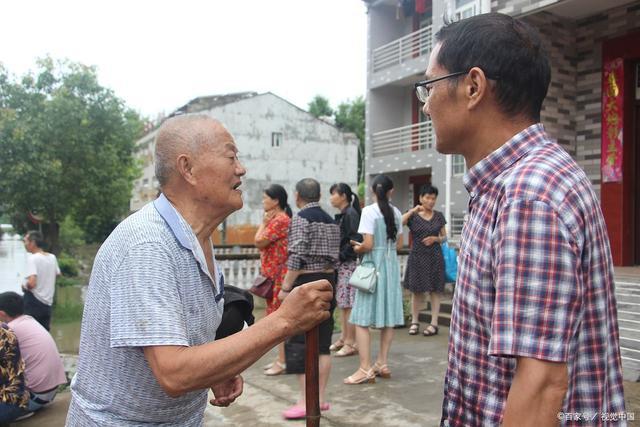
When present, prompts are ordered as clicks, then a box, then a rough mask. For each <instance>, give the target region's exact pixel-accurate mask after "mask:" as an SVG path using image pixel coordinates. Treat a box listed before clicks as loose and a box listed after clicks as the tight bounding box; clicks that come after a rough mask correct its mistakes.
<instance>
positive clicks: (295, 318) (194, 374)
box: [144, 280, 333, 397]
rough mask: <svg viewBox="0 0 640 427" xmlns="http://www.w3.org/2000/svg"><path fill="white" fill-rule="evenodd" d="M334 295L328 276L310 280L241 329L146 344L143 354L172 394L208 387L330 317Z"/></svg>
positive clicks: (163, 387) (231, 378)
mask: <svg viewBox="0 0 640 427" xmlns="http://www.w3.org/2000/svg"><path fill="white" fill-rule="evenodd" d="M332 298H333V292H332V288H331V285H330V284H329V282H327V281H326V280H319V281H316V282H311V283H308V284H305V285H303V286H300V287H297V288H296V289H294V290H293V291H292V292H291V294H290V295H289V297H288V298H287V300H286V301H285V302H284V303H283V304H282V306H281V307H280V308H279V309H278V310H277V311H276V312H274V313H273V314H272V315H270V316H268V317H266V318H264V319H262V320H260V321H259V322H257V323H255V324H254V325H253V326H251V327H250V328H247V329H245V330H243V331H241V332H239V333H237V334H234V335H231V336H229V337H226V338H224V339H222V340H219V341H214V342H211V343H208V344H204V345H200V346H194V347H184V346H172V345H165V346H149V347H144V354H145V357H146V359H147V361H148V362H149V366H150V367H151V370H152V371H153V374H154V376H155V377H156V379H157V380H158V383H159V384H160V386H161V387H162V389H163V390H164V391H165V392H166V393H167V394H168V395H169V396H172V397H178V396H181V395H183V394H185V393H187V392H189V391H193V390H202V389H206V388H209V387H212V386H215V385H217V384H221V383H223V382H228V381H230V380H233V379H234V378H235V377H236V376H237V375H239V374H240V373H241V372H242V371H244V370H245V369H246V368H248V367H249V366H251V365H252V364H253V363H254V362H256V361H257V360H258V359H259V358H260V357H261V356H262V355H264V354H265V353H266V352H267V351H269V350H270V349H271V348H272V347H274V346H275V345H276V344H278V343H279V342H281V341H283V340H284V339H285V338H286V337H288V336H291V335H295V334H298V333H301V332H303V331H306V330H308V329H311V328H312V327H313V326H315V325H316V324H318V323H320V322H322V321H323V320H325V319H327V318H328V317H329V311H328V310H329V304H330V302H331V299H332Z"/></svg>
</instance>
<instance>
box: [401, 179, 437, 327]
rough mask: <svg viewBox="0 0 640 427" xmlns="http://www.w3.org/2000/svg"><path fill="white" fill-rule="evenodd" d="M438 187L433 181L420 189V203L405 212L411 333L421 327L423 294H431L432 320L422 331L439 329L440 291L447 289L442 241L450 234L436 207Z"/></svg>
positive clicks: (405, 282) (406, 287)
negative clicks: (407, 238) (408, 239)
mask: <svg viewBox="0 0 640 427" xmlns="http://www.w3.org/2000/svg"><path fill="white" fill-rule="evenodd" d="M437 198H438V189H437V188H436V187H433V186H432V185H430V184H427V185H424V186H422V188H421V189H420V204H419V205H417V206H415V207H414V208H412V209H409V210H408V211H407V213H405V214H404V215H402V225H406V226H408V227H409V231H410V232H411V237H412V241H413V246H412V247H411V252H410V253H409V260H408V261H407V267H406V270H405V274H404V284H403V286H404V288H405V289H407V290H408V291H409V292H411V326H410V327H409V335H416V334H417V333H418V329H419V328H420V323H419V320H418V314H419V312H420V310H421V309H422V308H423V307H424V294H425V292H429V295H430V297H431V323H430V324H429V325H428V326H427V328H426V329H425V330H424V331H423V332H422V334H423V335H424V336H425V337H429V336H432V335H436V334H437V333H438V314H439V313H440V294H441V293H442V292H443V291H444V257H443V256H442V249H441V248H440V244H441V243H442V242H444V240H445V239H446V238H447V231H446V228H445V224H446V223H447V221H446V220H445V219H444V215H442V213H441V212H438V211H436V210H434V209H433V208H434V206H435V205H436V199H437Z"/></svg>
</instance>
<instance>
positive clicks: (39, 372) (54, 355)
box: [0, 292, 67, 412]
mask: <svg viewBox="0 0 640 427" xmlns="http://www.w3.org/2000/svg"><path fill="white" fill-rule="evenodd" d="M0 321H2V322H6V323H7V324H8V325H9V327H10V328H11V330H12V331H13V332H14V333H15V334H16V337H17V338H18V345H19V346H20V353H21V354H22V359H23V360H24V365H25V370H24V377H25V384H26V387H27V390H29V395H30V396H29V408H28V409H29V411H32V412H33V411H37V410H39V409H41V408H42V407H44V406H45V405H47V404H49V403H51V402H53V399H54V398H55V397H56V394H57V392H58V386H59V385H61V384H66V382H67V376H66V375H65V373H64V365H63V364H62V359H61V358H60V353H58V347H57V346H56V343H55V341H54V340H53V337H52V336H51V334H49V332H48V331H47V330H46V329H45V328H44V327H43V326H42V325H41V324H40V323H38V322H37V321H36V320H35V319H34V318H33V317H31V316H29V315H27V314H24V305H23V301H22V297H21V296H20V295H18V294H17V293H15V292H3V293H1V294H0Z"/></svg>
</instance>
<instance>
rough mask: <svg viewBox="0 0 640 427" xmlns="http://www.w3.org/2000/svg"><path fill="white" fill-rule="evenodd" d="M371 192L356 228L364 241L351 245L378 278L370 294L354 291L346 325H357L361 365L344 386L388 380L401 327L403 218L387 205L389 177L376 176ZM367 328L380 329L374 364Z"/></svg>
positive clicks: (389, 193) (394, 208)
mask: <svg viewBox="0 0 640 427" xmlns="http://www.w3.org/2000/svg"><path fill="white" fill-rule="evenodd" d="M371 190H372V191H373V197H374V200H375V203H373V204H371V205H369V206H366V207H365V208H364V209H363V210H362V216H361V217H360V225H359V227H358V233H360V234H362V236H363V241H362V243H359V242H356V241H352V244H353V249H354V251H355V252H356V253H357V254H360V255H363V260H362V262H363V263H365V262H366V263H370V264H373V267H374V268H375V272H376V276H377V279H376V284H375V290H374V291H373V292H367V291H363V290H360V289H358V290H357V291H356V299H355V302H354V305H353V308H352V310H351V317H350V318H349V322H351V323H353V324H354V325H356V342H357V344H358V355H359V358H360V366H359V368H358V370H357V371H356V372H355V373H353V375H351V376H349V377H347V378H345V380H344V383H345V384H363V383H373V382H375V377H376V376H380V377H382V378H390V377H391V371H390V370H389V368H388V367H387V362H388V361H387V358H388V354H389V349H390V347H391V341H392V340H393V328H394V326H397V325H402V324H404V318H403V313H402V290H401V288H400V264H399V262H398V253H397V248H398V247H400V246H402V237H401V233H402V216H401V214H400V211H399V210H398V208H396V207H395V206H393V205H391V204H390V203H389V198H390V197H391V193H392V192H393V181H391V179H390V178H389V177H387V176H385V175H378V176H377V177H376V178H375V179H374V180H373V182H372V185H371ZM369 328H377V329H381V334H380V351H379V352H378V357H377V359H376V362H375V364H373V365H372V364H371V354H370V353H371V334H370V332H369Z"/></svg>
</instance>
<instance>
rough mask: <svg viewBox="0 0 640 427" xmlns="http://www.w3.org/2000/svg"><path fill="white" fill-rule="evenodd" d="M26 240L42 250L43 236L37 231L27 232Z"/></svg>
mask: <svg viewBox="0 0 640 427" xmlns="http://www.w3.org/2000/svg"><path fill="white" fill-rule="evenodd" d="M27 239H29V241H31V242H34V243H35V244H36V246H37V247H39V248H40V249H44V236H43V235H42V233H41V232H39V231H37V230H31V231H28V232H27Z"/></svg>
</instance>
